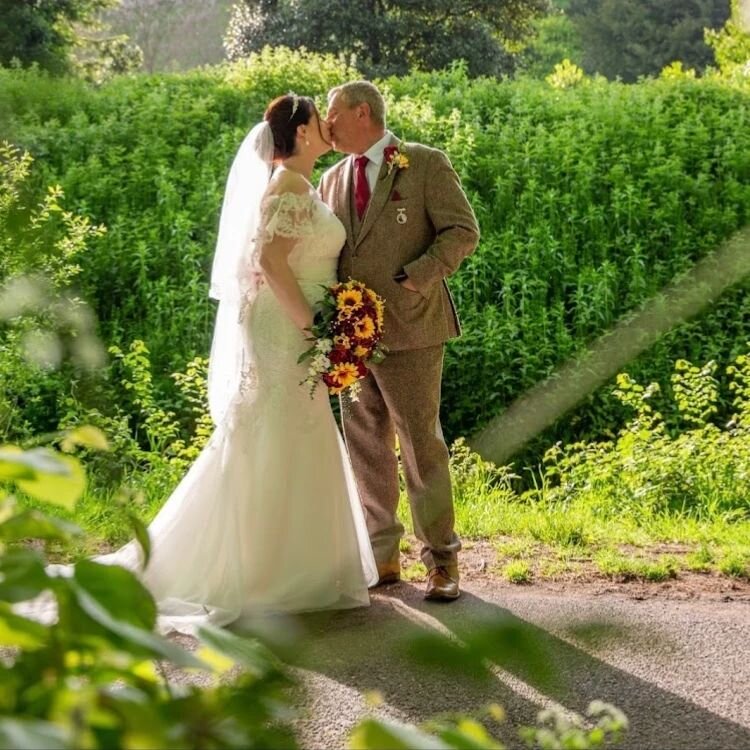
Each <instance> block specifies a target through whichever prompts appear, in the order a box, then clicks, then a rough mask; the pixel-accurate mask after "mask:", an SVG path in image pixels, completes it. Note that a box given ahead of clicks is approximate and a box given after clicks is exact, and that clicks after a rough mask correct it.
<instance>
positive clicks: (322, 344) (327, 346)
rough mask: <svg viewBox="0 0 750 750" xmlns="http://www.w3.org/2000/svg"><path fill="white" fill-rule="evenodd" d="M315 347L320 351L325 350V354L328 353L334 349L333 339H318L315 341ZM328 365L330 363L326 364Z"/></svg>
mask: <svg viewBox="0 0 750 750" xmlns="http://www.w3.org/2000/svg"><path fill="white" fill-rule="evenodd" d="M315 348H316V349H317V350H318V351H319V352H323V353H324V354H327V353H328V352H330V351H331V349H333V341H331V339H318V340H317V341H316V342H315ZM327 366H328V365H326V367H327Z"/></svg>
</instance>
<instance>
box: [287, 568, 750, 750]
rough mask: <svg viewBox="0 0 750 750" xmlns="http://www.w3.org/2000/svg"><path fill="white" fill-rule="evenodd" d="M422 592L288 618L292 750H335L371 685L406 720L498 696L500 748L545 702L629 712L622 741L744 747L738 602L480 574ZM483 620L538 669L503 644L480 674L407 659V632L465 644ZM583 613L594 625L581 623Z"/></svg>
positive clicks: (749, 678) (704, 748)
mask: <svg viewBox="0 0 750 750" xmlns="http://www.w3.org/2000/svg"><path fill="white" fill-rule="evenodd" d="M421 588H422V586H421V584H420V585H411V584H407V583H402V584H400V585H397V586H391V587H386V588H384V589H379V590H377V592H376V593H375V594H374V595H373V598H372V605H371V607H369V608H363V609H359V610H350V611H346V612H336V613H332V614H323V613H317V614H309V615H305V616H303V617H301V618H299V620H298V623H297V624H298V627H299V628H300V629H301V635H302V637H301V643H302V644H303V648H302V650H301V651H300V652H299V653H298V654H297V655H296V656H295V659H294V663H295V671H296V673H297V675H298V676H299V678H300V682H301V684H302V691H303V692H301V693H300V696H299V708H300V711H301V713H300V718H299V719H298V721H297V729H298V732H299V738H300V742H301V745H302V747H303V748H306V749H309V750H318V749H320V750H323V749H325V750H328V749H329V748H343V747H344V744H345V741H346V737H347V735H348V733H349V731H350V730H351V728H352V726H353V725H354V724H355V723H356V722H357V721H358V719H359V718H361V717H362V716H363V715H364V713H365V712H366V710H367V709H366V706H365V698H364V696H365V694H367V693H368V692H369V691H378V692H379V693H380V694H381V695H382V697H383V699H384V703H383V704H382V706H381V707H380V708H379V709H378V713H379V714H380V715H382V716H387V717H391V718H396V719H399V720H401V721H406V722H414V723H418V722H421V721H423V720H425V719H427V718H429V717H432V716H434V715H435V714H438V713H440V712H444V711H451V710H462V711H467V712H469V711H472V710H474V709H476V708H477V707H479V706H483V705H486V704H488V703H491V702H496V703H499V704H501V705H502V706H504V707H505V709H506V712H507V720H506V722H505V723H504V724H503V725H502V726H501V727H500V728H499V729H498V734H499V735H500V737H501V738H502V739H503V741H504V742H505V743H506V745H507V746H508V747H509V748H520V747H522V746H523V745H522V744H521V743H520V741H519V740H518V736H517V728H518V726H520V725H523V724H531V723H534V719H535V716H536V713H537V712H538V711H539V710H540V709H541V708H542V707H557V708H558V709H563V710H565V711H568V712H572V713H579V714H582V713H584V711H585V709H586V707H587V706H588V704H589V702H590V701H592V700H595V699H601V700H604V701H607V702H610V703H614V704H615V705H617V706H619V707H620V708H621V709H622V710H623V711H625V713H626V714H627V715H628V717H629V719H630V724H631V726H630V730H629V732H628V734H627V736H626V738H625V740H624V742H623V744H622V747H624V748H629V749H632V750H652V749H653V750H693V749H695V750H735V749H740V750H744V749H745V748H747V749H748V750H750V600H749V599H748V597H745V596H740V597H738V598H736V599H735V600H729V601H722V600H721V597H708V598H706V597H702V598H697V599H689V600H683V601H681V600H675V599H672V598H666V597H663V596H658V597H655V598H646V599H641V600H639V599H637V598H633V596H632V595H631V594H632V589H631V590H628V589H627V587H623V588H622V589H618V590H616V591H615V592H611V591H610V592H596V591H594V590H591V589H590V588H589V590H587V589H586V588H585V587H584V588H582V589H581V590H576V589H574V588H572V587H571V588H568V589H567V590H563V591H555V590H552V589H549V588H546V589H545V588H543V587H540V586H530V587H514V586H510V585H508V584H505V585H504V584H502V583H499V582H497V581H493V580H489V579H488V580H477V581H473V582H470V583H468V584H467V585H466V586H465V587H464V594H463V596H462V597H461V599H460V600H459V601H457V602H454V603H451V604H438V603H428V602H425V601H424V600H423V599H422V593H421ZM621 591H622V592H625V593H621ZM727 598H729V597H727ZM488 622H489V623H495V624H497V623H502V624H504V625H505V626H506V627H508V628H509V632H510V635H511V636H512V637H515V638H520V639H532V640H533V642H534V644H535V649H536V653H538V654H539V662H540V663H541V664H542V665H546V666H547V667H549V670H548V672H549V674H548V675H547V678H546V679H543V676H540V674H539V673H538V671H537V672H535V671H533V670H530V669H529V667H528V664H527V663H526V662H522V661H516V660H514V659H513V652H514V651H513V649H512V648H510V649H509V650H506V651H505V652H503V649H502V648H501V649H499V650H498V652H497V655H496V657H493V662H492V663H491V664H490V665H489V667H490V668H489V670H484V677H483V678H482V672H483V670H482V669H481V666H480V665H477V664H474V666H472V665H471V664H466V663H465V664H464V669H463V670H462V671H459V672H456V671H455V670H448V669H446V668H445V666H443V667H436V668H428V667H426V666H420V665H417V664H416V663H414V662H413V661H412V660H411V659H409V658H407V657H406V656H405V650H404V649H405V646H404V644H405V642H407V641H409V640H413V637H414V636H420V635H424V634H426V633H427V634H435V633H440V634H443V635H445V636H448V637H449V638H450V639H451V642H452V643H454V644H458V643H466V642H469V641H471V640H472V638H476V637H477V635H478V634H479V633H480V632H481V631H482V630H483V628H484V626H485V624H486V623H488ZM591 622H595V623H597V624H598V625H597V626H596V627H585V625H586V624H587V623H589V624H590V623H591ZM601 626H605V627H601ZM493 642H495V643H498V642H500V643H501V645H502V642H501V641H500V639H495V640H494V641H493ZM383 750H386V749H385V748H384V749H383Z"/></svg>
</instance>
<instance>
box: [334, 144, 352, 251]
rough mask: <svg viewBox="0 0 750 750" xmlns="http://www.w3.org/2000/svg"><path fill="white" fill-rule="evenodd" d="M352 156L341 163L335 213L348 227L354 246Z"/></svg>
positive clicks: (347, 231)
mask: <svg viewBox="0 0 750 750" xmlns="http://www.w3.org/2000/svg"><path fill="white" fill-rule="evenodd" d="M351 162H352V157H351V156H349V157H347V159H345V161H344V163H343V164H342V165H341V170H340V174H339V181H340V182H339V184H340V185H341V189H340V190H338V189H337V190H335V191H334V196H335V205H334V213H335V214H336V216H338V217H339V220H340V221H341V223H342V224H343V225H344V229H346V239H347V242H348V243H349V247H352V248H353V247H354V225H353V224H352V202H351V199H350V193H351V192H352V163H351Z"/></svg>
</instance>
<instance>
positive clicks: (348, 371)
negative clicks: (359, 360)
mask: <svg viewBox="0 0 750 750" xmlns="http://www.w3.org/2000/svg"><path fill="white" fill-rule="evenodd" d="M330 377H331V380H333V381H334V383H335V384H336V386H335V387H338V388H348V387H349V386H350V385H351V384H352V383H355V382H356V381H357V380H358V378H359V369H358V368H357V365H353V364H351V363H350V362H342V363H341V364H340V365H335V366H334V367H333V369H332V370H331V371H330Z"/></svg>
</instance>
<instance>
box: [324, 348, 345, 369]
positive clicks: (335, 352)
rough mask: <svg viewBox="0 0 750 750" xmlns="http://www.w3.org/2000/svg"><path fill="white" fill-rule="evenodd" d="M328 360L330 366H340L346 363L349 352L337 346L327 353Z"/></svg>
mask: <svg viewBox="0 0 750 750" xmlns="http://www.w3.org/2000/svg"><path fill="white" fill-rule="evenodd" d="M328 359H330V360H331V363H332V364H334V365H340V364H341V363H342V362H346V361H347V360H348V359H349V352H347V350H346V349H344V348H342V347H340V346H337V347H334V348H333V349H332V350H331V351H330V352H329V353H328Z"/></svg>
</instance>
